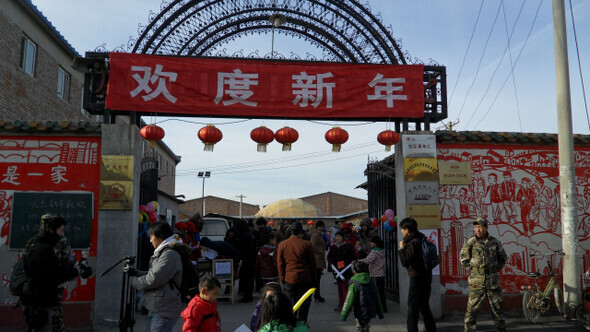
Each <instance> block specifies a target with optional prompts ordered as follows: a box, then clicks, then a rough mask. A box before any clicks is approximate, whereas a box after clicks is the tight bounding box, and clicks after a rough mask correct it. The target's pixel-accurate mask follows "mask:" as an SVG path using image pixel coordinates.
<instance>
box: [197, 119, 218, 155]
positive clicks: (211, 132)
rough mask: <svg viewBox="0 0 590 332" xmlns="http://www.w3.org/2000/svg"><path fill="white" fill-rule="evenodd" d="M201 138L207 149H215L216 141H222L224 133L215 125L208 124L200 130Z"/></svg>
mask: <svg viewBox="0 0 590 332" xmlns="http://www.w3.org/2000/svg"><path fill="white" fill-rule="evenodd" d="M197 136H199V139H200V140H201V141H203V143H205V148H204V149H203V150H205V151H213V146H214V145H215V143H217V142H219V141H221V139H222V138H223V134H222V133H221V130H219V129H217V128H216V127H215V126H214V125H207V127H203V128H201V129H200V130H199V133H198V135H197Z"/></svg>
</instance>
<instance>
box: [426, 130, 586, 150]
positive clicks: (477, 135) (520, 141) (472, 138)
mask: <svg viewBox="0 0 590 332" xmlns="http://www.w3.org/2000/svg"><path fill="white" fill-rule="evenodd" d="M434 134H435V135H436V142H437V143H466V144H482V143H489V144H514V145H557V134H543V133H508V132H493V131H449V130H437V131H436V132H435V133H434ZM573 138H574V145H578V146H579V145H590V135H581V134H574V135H573Z"/></svg>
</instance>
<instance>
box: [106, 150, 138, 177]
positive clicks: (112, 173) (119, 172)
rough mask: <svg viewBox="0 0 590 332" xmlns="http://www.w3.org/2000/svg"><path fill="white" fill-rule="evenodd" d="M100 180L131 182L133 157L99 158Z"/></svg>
mask: <svg viewBox="0 0 590 332" xmlns="http://www.w3.org/2000/svg"><path fill="white" fill-rule="evenodd" d="M101 160H102V163H101V165H100V178H101V179H102V180H126V181H133V156H110V155H109V156H105V155H103V156H102V157H101Z"/></svg>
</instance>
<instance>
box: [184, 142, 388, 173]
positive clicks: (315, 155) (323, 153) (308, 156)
mask: <svg viewBox="0 0 590 332" xmlns="http://www.w3.org/2000/svg"><path fill="white" fill-rule="evenodd" d="M375 145H377V143H374V142H371V143H370V144H367V143H364V144H358V145H356V146H349V147H347V150H346V151H347V152H351V151H355V150H359V149H366V148H369V147H372V146H375ZM328 153H331V152H327V151H317V152H312V153H306V154H303V155H298V156H292V157H286V158H275V159H268V160H258V161H252V162H243V163H235V164H226V165H216V166H203V167H200V169H208V170H218V169H222V170H228V169H229V170H233V169H239V168H244V167H257V166H263V165H268V164H277V163H288V162H294V161H299V160H301V159H304V160H309V159H313V158H320V157H326V156H327V155H328ZM320 162H321V160H320ZM197 173H198V170H197V169H185V170H178V171H177V172H176V175H177V176H184V175H195V174H197Z"/></svg>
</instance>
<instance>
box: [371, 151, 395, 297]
mask: <svg viewBox="0 0 590 332" xmlns="http://www.w3.org/2000/svg"><path fill="white" fill-rule="evenodd" d="M391 158H392V159H393V155H392V157H391ZM392 163H393V161H392ZM367 191H368V199H369V216H381V215H382V214H383V213H384V212H385V210H387V209H393V210H394V211H395V202H396V200H395V172H394V168H393V165H389V163H385V162H383V161H382V162H374V163H369V164H368V165H367ZM396 215H397V213H396ZM379 229H380V234H379V235H380V236H381V238H382V239H383V242H384V244H385V248H384V250H385V293H386V296H387V298H389V299H390V300H393V301H396V302H399V282H398V279H399V278H398V273H399V271H398V268H397V248H398V246H397V232H395V231H392V232H385V231H384V229H383V227H380V228H379Z"/></svg>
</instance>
